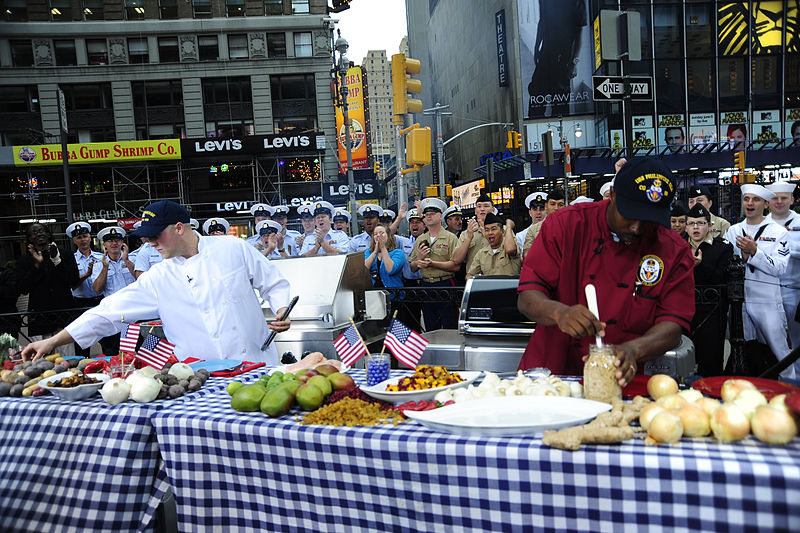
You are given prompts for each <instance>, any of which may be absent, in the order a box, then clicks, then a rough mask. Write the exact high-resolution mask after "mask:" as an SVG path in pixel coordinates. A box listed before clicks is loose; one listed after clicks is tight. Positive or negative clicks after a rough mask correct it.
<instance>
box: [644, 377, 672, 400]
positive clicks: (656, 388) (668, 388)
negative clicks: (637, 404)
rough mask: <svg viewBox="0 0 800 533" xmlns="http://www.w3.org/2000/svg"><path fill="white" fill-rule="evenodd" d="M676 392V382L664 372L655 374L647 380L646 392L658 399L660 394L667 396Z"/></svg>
mask: <svg viewBox="0 0 800 533" xmlns="http://www.w3.org/2000/svg"><path fill="white" fill-rule="evenodd" d="M677 392H678V382H677V381H675V380H674V379H672V377H670V376H668V375H666V374H656V375H655V376H653V377H651V378H650V379H649V380H648V382H647V393H648V394H649V395H650V396H652V397H653V399H654V400H658V399H659V398H661V397H662V396H669V395H670V394H676V393H677Z"/></svg>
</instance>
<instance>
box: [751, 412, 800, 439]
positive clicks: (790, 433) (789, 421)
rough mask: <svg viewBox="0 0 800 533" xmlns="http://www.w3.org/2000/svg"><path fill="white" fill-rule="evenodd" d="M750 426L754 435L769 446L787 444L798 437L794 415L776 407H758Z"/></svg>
mask: <svg viewBox="0 0 800 533" xmlns="http://www.w3.org/2000/svg"><path fill="white" fill-rule="evenodd" d="M750 425H751V427H752V429H753V435H755V436H756V438H757V439H758V440H760V441H761V442H766V443H767V444H787V443H788V442H790V441H791V440H792V439H793V438H794V437H795V435H797V424H796V423H795V421H794V418H793V417H792V415H790V414H789V413H787V412H786V411H782V410H780V409H776V408H774V407H768V406H763V405H762V406H759V407H757V408H756V410H755V413H753V418H751V419H750Z"/></svg>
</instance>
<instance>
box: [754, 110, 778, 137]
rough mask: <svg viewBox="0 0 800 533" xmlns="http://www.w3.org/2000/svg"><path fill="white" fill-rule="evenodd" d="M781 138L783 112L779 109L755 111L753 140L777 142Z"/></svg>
mask: <svg viewBox="0 0 800 533" xmlns="http://www.w3.org/2000/svg"><path fill="white" fill-rule="evenodd" d="M780 137H781V112H780V110H778V109H770V110H759V111H753V140H754V141H777V140H778V139H779V138H780Z"/></svg>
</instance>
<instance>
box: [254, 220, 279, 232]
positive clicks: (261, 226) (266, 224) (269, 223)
mask: <svg viewBox="0 0 800 533" xmlns="http://www.w3.org/2000/svg"><path fill="white" fill-rule="evenodd" d="M267 228H269V229H271V230H273V231H272V233H280V232H281V230H283V226H281V225H280V224H279V223H277V222H275V221H274V220H262V221H261V222H259V223H258V224H256V233H258V234H259V235H265V234H266V233H270V231H269V230H268V229H267ZM262 230H263V232H264V233H262Z"/></svg>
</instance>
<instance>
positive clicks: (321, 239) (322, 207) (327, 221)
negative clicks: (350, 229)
mask: <svg viewBox="0 0 800 533" xmlns="http://www.w3.org/2000/svg"><path fill="white" fill-rule="evenodd" d="M334 210H335V209H334V207H333V204H331V203H330V202H325V201H320V202H314V223H315V224H316V226H317V228H316V229H315V230H314V233H313V234H312V235H308V236H307V237H306V238H305V240H304V241H303V246H302V247H301V248H300V255H325V254H338V253H347V252H348V251H349V249H350V248H349V246H350V237H348V236H347V234H346V233H345V232H343V231H339V230H336V229H333V227H332V226H331V225H332V224H333V212H334Z"/></svg>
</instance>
